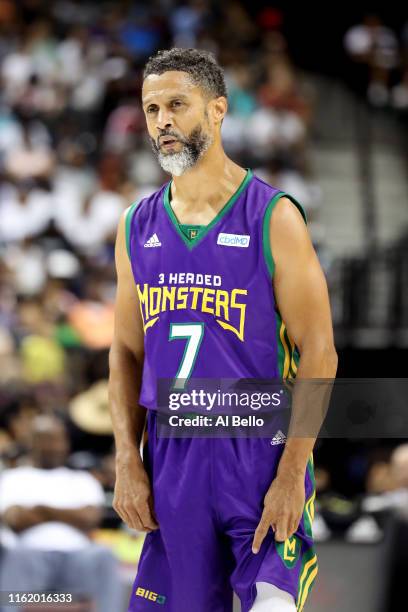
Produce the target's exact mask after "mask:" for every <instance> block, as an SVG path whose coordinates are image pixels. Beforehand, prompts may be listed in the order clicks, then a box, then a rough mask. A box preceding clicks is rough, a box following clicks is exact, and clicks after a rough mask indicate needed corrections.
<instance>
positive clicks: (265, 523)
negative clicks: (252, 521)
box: [252, 510, 271, 555]
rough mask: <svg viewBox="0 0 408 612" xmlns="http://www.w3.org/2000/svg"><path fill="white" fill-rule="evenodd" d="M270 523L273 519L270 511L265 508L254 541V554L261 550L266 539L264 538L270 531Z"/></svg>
mask: <svg viewBox="0 0 408 612" xmlns="http://www.w3.org/2000/svg"><path fill="white" fill-rule="evenodd" d="M270 525H271V520H270V518H269V516H268V513H267V512H265V510H264V511H263V513H262V516H261V520H260V521H259V524H258V527H257V528H256V530H255V535H254V539H253V542H252V552H253V553H254V555H256V554H257V553H258V552H259V549H260V548H261V545H262V542H263V541H264V538H265V536H266V534H267V533H268V530H269V527H270Z"/></svg>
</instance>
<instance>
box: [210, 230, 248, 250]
mask: <svg viewBox="0 0 408 612" xmlns="http://www.w3.org/2000/svg"><path fill="white" fill-rule="evenodd" d="M250 239H251V236H246V235H245V234H224V233H222V232H221V233H220V234H218V238H217V244H221V245H222V246H228V247H241V248H243V249H246V248H247V247H248V246H249V241H250Z"/></svg>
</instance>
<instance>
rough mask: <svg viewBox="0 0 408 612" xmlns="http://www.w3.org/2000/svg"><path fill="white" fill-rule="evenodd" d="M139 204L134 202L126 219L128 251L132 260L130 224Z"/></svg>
mask: <svg viewBox="0 0 408 612" xmlns="http://www.w3.org/2000/svg"><path fill="white" fill-rule="evenodd" d="M138 204H139V202H134V203H133V204H132V205H131V206H129V208H128V210H127V213H126V219H125V233H126V250H127V254H128V256H129V259H130V224H131V221H132V217H133V213H134V212H135V210H136V208H137V205H138Z"/></svg>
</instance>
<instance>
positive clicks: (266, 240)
mask: <svg viewBox="0 0 408 612" xmlns="http://www.w3.org/2000/svg"><path fill="white" fill-rule="evenodd" d="M283 197H285V198H289V200H291V202H293V204H295V206H296V207H297V208H298V210H299V211H300V213H301V215H302V217H303V219H304V220H305V223H306V224H307V217H306V213H305V211H304V210H303V206H302V205H301V204H300V203H299V202H298V201H297V200H295V198H294V197H292V196H291V195H289V194H288V193H285V192H284V191H280V192H279V193H277V194H276V196H274V197H273V198H272V200H271V201H270V202H269V204H268V206H267V209H266V211H265V216H264V220H263V225H262V242H263V252H264V258H265V262H266V265H267V267H268V270H269V273H270V275H271V276H273V273H274V270H275V263H274V261H273V257H272V250H271V241H270V237H269V227H270V221H271V215H272V211H273V209H274V208H275V204H276V203H277V202H278V201H279V200H280V198H283Z"/></svg>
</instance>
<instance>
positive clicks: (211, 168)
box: [171, 145, 246, 210]
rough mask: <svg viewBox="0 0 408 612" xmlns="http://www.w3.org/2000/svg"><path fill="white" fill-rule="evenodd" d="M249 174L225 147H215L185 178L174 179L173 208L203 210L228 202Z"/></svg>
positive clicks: (186, 173) (177, 177)
mask: <svg viewBox="0 0 408 612" xmlns="http://www.w3.org/2000/svg"><path fill="white" fill-rule="evenodd" d="M245 173H246V171H245V170H244V168H241V167H240V166H238V165H237V164H236V163H235V162H233V161H232V160H231V159H229V157H227V155H226V154H225V151H224V150H223V149H222V147H221V146H214V145H213V146H211V147H210V148H209V149H208V151H207V153H206V154H205V155H204V156H203V157H202V158H201V159H200V160H199V161H198V162H197V164H196V165H195V166H194V167H193V168H191V170H188V171H187V172H185V173H184V174H182V175H181V176H174V177H173V181H172V186H171V198H172V202H173V205H174V204H177V207H180V208H183V209H187V208H188V209H189V210H200V209H202V208H203V207H207V206H208V205H210V206H212V207H214V208H216V207H217V205H219V204H222V203H225V201H226V200H227V199H228V197H229V196H230V195H232V194H233V193H234V192H235V191H236V189H237V188H238V186H239V185H240V184H241V182H242V181H243V179H244V177H245Z"/></svg>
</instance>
